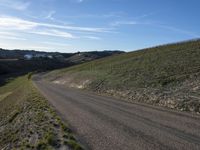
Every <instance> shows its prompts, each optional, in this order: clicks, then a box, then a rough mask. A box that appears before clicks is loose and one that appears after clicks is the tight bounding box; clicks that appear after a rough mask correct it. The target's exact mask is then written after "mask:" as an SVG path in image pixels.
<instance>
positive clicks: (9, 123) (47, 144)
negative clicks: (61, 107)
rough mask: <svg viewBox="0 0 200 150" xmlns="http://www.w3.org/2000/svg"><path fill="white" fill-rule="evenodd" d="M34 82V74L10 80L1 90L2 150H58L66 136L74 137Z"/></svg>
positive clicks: (0, 138) (0, 142)
mask: <svg viewBox="0 0 200 150" xmlns="http://www.w3.org/2000/svg"><path fill="white" fill-rule="evenodd" d="M30 79H31V74H29V75H27V76H22V77H19V78H16V79H10V81H9V82H8V84H6V85H4V86H2V87H0V95H4V96H2V97H1V101H0V106H1V109H0V135H1V136H0V149H3V148H6V149H38V150H40V149H41V150H44V149H58V148H60V147H61V146H63V145H64V141H65V140H66V138H63V136H64V135H68V136H70V135H71V132H69V131H70V129H69V128H68V127H67V125H66V124H65V123H64V122H62V120H61V119H60V118H59V117H58V116H57V114H56V113H55V111H54V110H53V108H52V107H51V106H50V105H49V104H48V102H47V101H46V99H45V98H44V97H43V96H42V95H41V94H40V93H39V92H38V91H37V89H36V88H35V87H34V85H33V84H32V81H31V80H30ZM8 93H9V94H8ZM5 95H6V96H5ZM67 140H70V138H67ZM76 144H77V145H79V144H78V142H76ZM68 147H70V145H68Z"/></svg>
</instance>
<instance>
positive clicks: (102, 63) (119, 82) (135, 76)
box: [46, 40, 200, 113]
mask: <svg viewBox="0 0 200 150" xmlns="http://www.w3.org/2000/svg"><path fill="white" fill-rule="evenodd" d="M46 77H48V78H49V80H51V81H52V82H55V83H65V84H66V85H67V86H70V87H75V88H82V89H88V90H92V91H95V92H98V93H101V94H106V95H111V96H115V97H117V98H120V99H123V100H127V101H130V102H145V103H149V104H153V105H159V106H165V107H169V108H172V109H178V110H181V111H191V112H197V113H200V40H193V41H188V42H182V43H176V44H169V45H164V46H158V47H153V48H149V49H144V50H139V51H135V52H130V53H125V54H121V55H117V56H112V57H108V58H103V59H100V60H95V61H92V62H89V63H84V64H81V65H77V66H74V67H70V68H66V69H61V70H56V71H53V72H51V73H49V74H48V75H46ZM63 81H65V82H63Z"/></svg>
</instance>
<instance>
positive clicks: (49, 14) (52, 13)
mask: <svg viewBox="0 0 200 150" xmlns="http://www.w3.org/2000/svg"><path fill="white" fill-rule="evenodd" d="M55 13H56V11H54V10H53V11H50V12H49V13H48V15H47V16H46V17H45V18H46V19H50V20H54V17H53V15H55Z"/></svg>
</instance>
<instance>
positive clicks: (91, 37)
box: [83, 36, 101, 40]
mask: <svg viewBox="0 0 200 150" xmlns="http://www.w3.org/2000/svg"><path fill="white" fill-rule="evenodd" d="M83 38H86V39H91V40H101V38H100V37H97V36H84V37H83Z"/></svg>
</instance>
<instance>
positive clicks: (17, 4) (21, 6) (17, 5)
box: [0, 0, 31, 11]
mask: <svg viewBox="0 0 200 150" xmlns="http://www.w3.org/2000/svg"><path fill="white" fill-rule="evenodd" d="M30 4H31V3H30V1H24V0H0V6H2V7H7V8H11V9H15V10H21V11H22V10H26V9H27V8H28V7H29V6H30Z"/></svg>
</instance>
